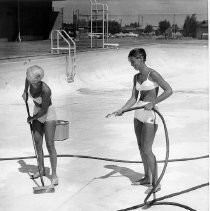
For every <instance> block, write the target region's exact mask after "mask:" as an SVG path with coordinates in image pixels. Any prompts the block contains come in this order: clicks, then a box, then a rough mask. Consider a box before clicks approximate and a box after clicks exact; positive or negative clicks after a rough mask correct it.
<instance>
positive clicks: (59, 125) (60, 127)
mask: <svg viewBox="0 0 210 211" xmlns="http://www.w3.org/2000/svg"><path fill="white" fill-rule="evenodd" d="M68 138H69V122H68V121H65V120H57V121H56V129H55V137H54V140H55V141H63V140H65V139H68Z"/></svg>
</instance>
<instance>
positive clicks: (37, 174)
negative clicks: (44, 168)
mask: <svg viewBox="0 0 210 211" xmlns="http://www.w3.org/2000/svg"><path fill="white" fill-rule="evenodd" d="M40 173H41V175H42V176H45V173H44V172H40ZM30 177H31V179H37V178H39V177H40V174H39V172H36V173H35V174H32V175H31V176H30Z"/></svg>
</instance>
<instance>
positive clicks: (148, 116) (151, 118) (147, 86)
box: [134, 71, 159, 124]
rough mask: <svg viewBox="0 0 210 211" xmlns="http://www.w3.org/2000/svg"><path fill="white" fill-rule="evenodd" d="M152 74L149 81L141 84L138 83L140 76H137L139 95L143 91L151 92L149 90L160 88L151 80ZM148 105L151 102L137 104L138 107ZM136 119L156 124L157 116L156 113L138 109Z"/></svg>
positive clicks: (136, 85) (136, 82)
mask: <svg viewBox="0 0 210 211" xmlns="http://www.w3.org/2000/svg"><path fill="white" fill-rule="evenodd" d="M150 73H151V71H150V72H149V74H148V76H147V79H146V80H145V81H144V82H142V83H141V84H140V83H139V82H138V81H137V76H138V74H137V75H136V77H135V88H136V90H138V91H139V93H140V92H141V91H149V90H152V89H155V88H157V87H158V86H159V85H158V84H157V83H156V82H154V81H150V80H149V75H150ZM148 103H150V102H146V101H141V100H139V101H138V102H137V104H136V106H144V105H146V104H148ZM134 118H136V119H138V120H139V121H141V122H143V123H151V124H154V123H155V119H156V116H155V112H154V111H152V110H145V109H137V110H135V113H134Z"/></svg>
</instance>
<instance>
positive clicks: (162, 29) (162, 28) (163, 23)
mask: <svg viewBox="0 0 210 211" xmlns="http://www.w3.org/2000/svg"><path fill="white" fill-rule="evenodd" d="M170 26H171V24H170V22H169V21H167V20H164V21H160V22H159V30H160V33H161V34H164V33H165V32H166V30H167V29H168V28H169V27H170Z"/></svg>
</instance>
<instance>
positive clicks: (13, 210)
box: [0, 40, 209, 211]
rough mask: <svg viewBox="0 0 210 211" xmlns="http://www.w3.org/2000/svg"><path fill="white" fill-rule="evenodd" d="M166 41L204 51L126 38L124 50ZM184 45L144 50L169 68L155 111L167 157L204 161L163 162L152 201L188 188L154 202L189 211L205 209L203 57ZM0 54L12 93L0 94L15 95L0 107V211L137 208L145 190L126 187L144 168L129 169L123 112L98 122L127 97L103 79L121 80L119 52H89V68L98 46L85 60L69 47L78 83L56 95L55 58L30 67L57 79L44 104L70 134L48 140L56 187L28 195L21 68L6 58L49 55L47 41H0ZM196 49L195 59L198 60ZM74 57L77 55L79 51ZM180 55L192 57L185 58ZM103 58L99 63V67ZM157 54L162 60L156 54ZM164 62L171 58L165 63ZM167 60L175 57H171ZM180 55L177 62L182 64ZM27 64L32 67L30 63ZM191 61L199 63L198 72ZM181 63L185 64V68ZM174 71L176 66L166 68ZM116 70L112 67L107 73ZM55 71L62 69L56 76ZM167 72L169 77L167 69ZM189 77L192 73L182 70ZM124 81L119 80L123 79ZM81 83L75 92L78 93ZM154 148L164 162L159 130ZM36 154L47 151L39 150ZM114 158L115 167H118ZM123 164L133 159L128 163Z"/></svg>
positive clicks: (161, 209) (133, 153) (134, 157)
mask: <svg viewBox="0 0 210 211" xmlns="http://www.w3.org/2000/svg"><path fill="white" fill-rule="evenodd" d="M118 41H119V42H121V45H120V46H121V47H122V48H128V45H127V44H126V41H125V40H118ZM113 42H116V40H113ZM170 42H173V43H174V44H176V42H177V43H181V44H186V45H188V44H189V45H194V46H196V45H200V44H201V45H203V46H204V47H205V46H207V45H208V41H206V40H201V41H197V40H181V41H170V40H169V41H153V42H148V40H143V41H138V40H135V41H134V42H133V43H132V45H130V47H131V46H137V45H138V46H139V45H158V44H160V43H162V44H163V43H164V44H165V43H166V44H167V43H170ZM123 43H124V44H123ZM194 46H193V47H192V49H191V48H190V49H187V50H186V52H185V49H183V51H182V49H178V50H179V51H178V52H177V53H176V49H175V50H174V49H170V45H169V50H168V48H167V49H165V51H159V50H158V49H157V48H155V49H154V48H153V46H151V48H149V50H150V53H152V58H154V60H156V63H155V64H158V65H159V66H161V68H165V69H166V70H168V66H171V69H172V70H171V72H170V71H169V72H166V73H167V78H169V79H170V80H171V82H172V83H173V85H174V90H176V91H175V93H174V94H173V95H172V96H171V97H170V99H169V100H166V101H165V102H164V103H163V104H162V105H161V112H163V114H164V117H165V118H166V122H167V127H168V129H169V138H170V157H169V159H182V158H195V157H200V156H203V155H206V157H203V158H200V159H195V160H188V159H187V160H186V161H177V162H169V163H168V166H167V170H166V172H165V175H164V178H163V180H162V181H161V187H162V188H161V191H159V192H157V194H156V198H158V199H160V200H161V197H163V198H164V197H167V196H171V195H170V194H175V193H180V192H182V191H184V190H188V189H191V188H193V189H194V191H190V192H186V193H182V194H180V195H178V194H177V195H175V196H174V197H170V198H168V199H166V200H163V201H160V202H166V201H170V202H176V203H180V204H184V205H187V206H189V207H191V208H193V209H195V210H196V211H208V210H209V186H208V184H207V183H208V181H209V176H208V172H209V170H208V166H209V160H208V147H207V146H208V118H207V115H208V108H207V107H208V106H207V104H208V94H207V91H206V90H207V89H206V87H207V85H206V82H205V78H206V74H207V73H208V68H207V67H206V63H207V62H206V54H207V53H206V50H205V48H203V46H199V48H198V49H197V48H195V49H194ZM130 47H129V48H130ZM0 49H3V51H2V50H1V52H0V70H2V72H3V73H4V74H5V75H6V76H5V78H4V75H3V74H2V75H1V74H0V76H2V77H0V80H2V82H5V81H6V82H8V81H9V80H6V79H8V78H9V79H11V80H10V81H9V82H11V86H10V83H8V84H6V85H5V87H7V88H8V92H10V91H11V90H12V91H11V92H12V93H9V94H11V97H13V96H14V95H15V96H16V97H17V96H18V97H17V99H18V100H17V102H16V101H15V102H13V103H5V104H4V103H3V102H1V103H0V108H1V109H0V115H1V117H2V118H1V121H0V128H1V131H0V136H1V140H0V158H1V159H0V168H1V174H0V187H1V188H0V210H2V211H28V210H30V211H37V210H39V211H117V210H143V208H142V207H141V208H138V206H137V205H140V204H142V203H143V202H144V199H145V197H146V194H145V190H146V189H147V187H146V186H133V185H131V183H132V182H133V181H135V180H137V179H139V178H142V177H143V172H144V171H143V165H142V164H141V163H139V162H140V161H141V160H140V155H139V150H138V148H137V143H136V138H135V135H134V132H133V124H132V123H133V122H132V119H133V113H132V112H129V113H126V114H125V115H123V116H122V117H119V118H114V117H113V118H108V119H106V118H105V115H106V114H108V113H110V112H112V111H114V110H116V108H119V107H120V106H122V105H123V104H124V103H125V100H126V99H127V98H126V97H127V96H130V90H128V88H124V89H120V88H119V89H117V87H116V81H114V80H113V78H114V79H118V78H119V80H122V79H124V78H120V77H119V75H120V76H121V74H122V72H123V71H122V69H123V67H124V66H126V64H127V60H126V61H124V60H123V61H122V58H126V56H127V51H126V52H123V53H121V54H120V51H119V52H117V50H114V51H113V52H105V53H106V55H105V56H104V55H102V54H100V55H98V59H99V57H100V60H97V63H94V64H90V61H92V60H93V59H95V56H96V55H97V54H98V53H97V51H98V49H88V51H94V52H95V54H94V55H90V54H88V53H87V55H86V56H85V57H84V54H85V53H86V52H88V51H87V49H86V48H83V47H79V46H78V52H79V54H78V66H77V67H78V74H76V79H75V84H77V85H80V84H81V87H80V89H79V90H78V91H77V92H69V93H68V94H66V95H65V94H64V91H63V90H62V89H63V88H65V87H64V84H63V83H62V82H63V81H62V80H61V79H62V78H59V74H60V72H64V71H63V69H64V65H63V64H64V63H63V60H62V59H60V60H59V61H55V60H54V59H50V60H47V61H43V60H40V61H39V64H40V65H44V66H45V67H46V70H49V72H48V73H49V74H51V75H50V80H51V81H53V79H54V78H56V79H57V81H56V82H57V84H56V83H55V87H54V88H55V90H56V89H58V91H60V88H61V91H60V93H61V94H62V96H61V94H59V92H58V95H57V96H56V97H55V99H54V101H53V104H54V105H55V106H56V111H57V112H58V114H59V117H60V118H61V119H65V120H69V122H70V130H69V132H70V136H69V139H67V140H65V141H56V143H55V144H56V150H57V153H58V167H57V171H58V176H59V185H58V186H56V187H55V192H54V193H45V194H33V187H36V186H37V184H38V185H40V181H39V179H37V180H36V181H33V180H31V179H30V177H29V175H30V174H33V173H35V172H37V166H36V165H37V163H36V160H35V159H33V158H30V156H33V155H34V151H33V145H32V140H31V134H30V129H29V126H28V124H27V123H26V118H27V116H26V109H25V105H24V103H23V102H22V99H19V98H21V97H20V96H21V94H20V93H19V90H20V87H21V84H22V81H23V80H24V77H25V68H26V66H27V65H28V64H24V62H19V63H18V62H14V63H13V62H12V61H19V60H21V59H28V58H29V57H31V58H33V57H34V58H35V57H52V55H51V53H50V41H49V40H47V41H33V42H22V43H0ZM161 50H162V49H161ZM100 51H106V49H104V50H103V49H100ZM153 51H154V52H153ZM197 51H199V53H200V54H199V55H201V56H199V57H198V58H197V56H196V52H197ZM80 52H84V53H83V55H81V54H80ZM189 52H190V56H192V58H190V57H187V55H188V53H189ZM113 53H115V56H116V55H117V54H120V56H119V57H120V58H119V60H117V61H116V62H115V59H113V58H112V57H113ZM107 55H108V56H109V57H108V59H109V60H107V61H106V59H107V57H106V56H107ZM156 55H157V57H156ZM167 55H168V57H164V56H167ZM185 57H186V58H185ZM166 58H168V59H169V58H172V59H171V60H166V61H165V59H166ZM174 58H176V59H177V60H173V59H174ZM182 58H185V60H186V62H185V60H182ZM197 60H198V61H197ZM5 61H6V62H5ZM8 61H11V62H8ZM36 62H37V61H36ZM1 63H4V64H1ZM29 63H30V64H34V63H35V61H34V63H33V61H30V62H29ZM107 63H108V64H107ZM115 63H116V64H115ZM197 63H199V65H200V64H201V65H203V66H202V67H203V68H202V70H203V72H202V74H201V73H200V71H199V70H200V69H199V67H200V66H199V67H198V64H197ZM164 64H166V65H165V67H163V66H164ZM189 64H192V65H191V66H190V67H189ZM106 65H107V66H106ZM176 65H177V67H174V66H176ZM101 66H102V67H101ZM118 66H119V69H118V70H116V67H118ZM104 67H109V68H110V70H111V71H110V73H111V75H107V74H106V71H103V70H104ZM62 68H63V69H62ZM126 68H127V66H126ZM126 68H125V69H126ZM59 69H61V70H62V71H60V72H59ZM87 69H88V70H89V71H88V72H87V71H86V70H87ZM107 69H108V68H107ZM177 69H178V70H179V74H177V72H176V71H177ZM183 70H184V71H183ZM50 71H51V72H50ZM97 71H98V72H97ZM192 71H193V74H190V73H191V72H192ZM0 73H1V71H0ZM119 73H120V74H119ZM112 74H113V75H112ZM126 74H127V72H126ZM131 74H132V73H131ZM125 78H126V80H127V78H128V77H127V75H126V77H125ZM4 79H5V80H4ZM104 79H106V83H108V82H109V80H110V81H113V83H112V84H111V87H112V86H113V89H112V88H111V89H107V90H106V89H101V88H100V87H99V86H100V85H101V87H102V88H103V86H104V85H105V81H104ZM183 80H184V82H185V83H183ZM0 82H1V81H0ZM53 83H54V82H52V85H53ZM2 84H3V83H2ZM2 84H0V91H1V94H2V99H4V96H5V95H3V94H5V90H4V84H3V85H2ZM95 84H96V85H95ZM1 85H2V86H1ZM7 85H8V86H7ZM12 85H13V86H12ZM73 85H74V84H73V83H71V84H67V85H66V84H65V86H68V89H69V91H71V90H72V89H73ZM83 85H85V86H84V87H83ZM108 85H109V84H108ZM60 86H61V87H60ZM50 87H51V86H50ZM78 87H79V86H78ZM76 88H77V87H76ZM21 91H22V89H21ZM6 94H7V93H6ZM9 97H10V95H9ZM7 99H8V96H7ZM7 99H6V100H7ZM8 100H9V99H8ZM8 102H9V101H8ZM189 105H190V108H189ZM195 114H197V115H195ZM201 131H202V132H201ZM154 152H155V154H156V156H157V160H164V158H165V153H166V149H165V139H164V130H163V127H162V126H161V124H160V125H159V129H158V133H157V138H156V140H155V143H154ZM44 153H45V154H48V153H47V150H46V147H45V145H44ZM6 158H12V159H11V160H8V159H6ZM112 159H113V160H112ZM118 159H119V160H123V161H121V162H118V161H117V160H118ZM129 161H135V162H130V163H129ZM45 167H46V177H44V181H45V184H46V185H50V162H49V158H46V159H45ZM158 168H159V171H160V172H161V170H162V168H163V163H159V164H158ZM160 172H159V173H160ZM202 184H203V186H202V187H200V188H198V189H196V186H199V185H202ZM150 199H152V197H151V198H150ZM133 206H136V207H133ZM132 207H133V208H132ZM148 210H151V211H168V210H170V211H179V210H182V209H181V208H180V207H175V206H152V207H151V208H150V209H148Z"/></svg>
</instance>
